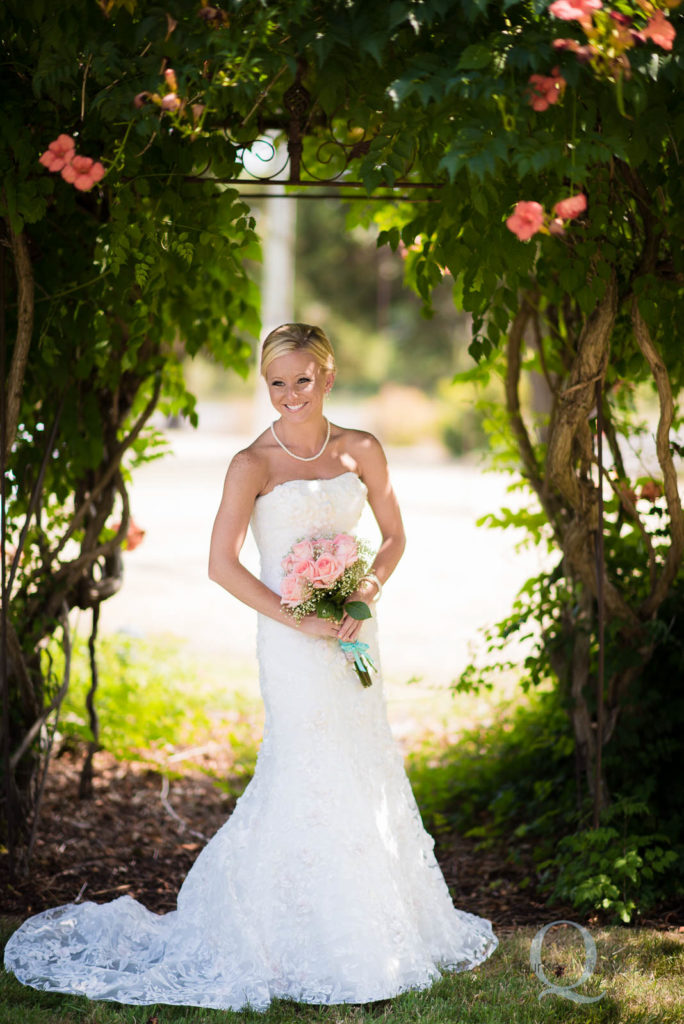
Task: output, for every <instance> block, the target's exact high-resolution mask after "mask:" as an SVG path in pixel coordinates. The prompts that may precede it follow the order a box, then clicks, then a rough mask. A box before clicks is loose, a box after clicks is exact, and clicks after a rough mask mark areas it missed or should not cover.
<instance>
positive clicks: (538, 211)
mask: <svg viewBox="0 0 684 1024" xmlns="http://www.w3.org/2000/svg"><path fill="white" fill-rule="evenodd" d="M543 225H544V208H543V206H542V205H541V203H534V202H527V201H526V200H524V199H522V200H521V201H520V202H519V203H516V205H515V209H514V210H513V213H512V214H511V216H510V217H509V218H508V219H507V221H506V227H507V228H508V230H509V231H512V232H513V234H514V235H516V236H517V237H518V238H519V239H520V241H521V242H529V240H530V238H532V235H536V233H537V232H538V231H539V230H540V229H541V228H542V227H543Z"/></svg>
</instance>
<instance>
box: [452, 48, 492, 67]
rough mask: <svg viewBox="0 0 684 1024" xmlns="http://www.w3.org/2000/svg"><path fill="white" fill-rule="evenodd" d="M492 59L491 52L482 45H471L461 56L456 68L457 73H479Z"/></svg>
mask: <svg viewBox="0 0 684 1024" xmlns="http://www.w3.org/2000/svg"><path fill="white" fill-rule="evenodd" d="M491 59H492V51H491V50H490V49H489V47H488V46H484V45H483V44H482V43H472V44H471V45H470V46H466V48H465V50H464V51H463V53H462V54H461V59H460V60H459V62H458V64H457V65H456V67H457V68H458V69H459V71H479V70H481V69H482V68H486V67H488V66H489V64H490V62H491Z"/></svg>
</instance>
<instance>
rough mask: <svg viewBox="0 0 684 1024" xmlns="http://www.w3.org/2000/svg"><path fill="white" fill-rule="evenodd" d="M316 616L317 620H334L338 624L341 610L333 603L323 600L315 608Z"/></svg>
mask: <svg viewBox="0 0 684 1024" xmlns="http://www.w3.org/2000/svg"><path fill="white" fill-rule="evenodd" d="M316 615H317V616H318V618H319V619H336V620H337V621H338V622H339V620H340V619H341V618H342V609H341V608H340V607H339V606H338V605H336V604H335V603H334V601H329V600H328V599H327V598H324V600H323V601H320V602H319V604H318V605H317V607H316Z"/></svg>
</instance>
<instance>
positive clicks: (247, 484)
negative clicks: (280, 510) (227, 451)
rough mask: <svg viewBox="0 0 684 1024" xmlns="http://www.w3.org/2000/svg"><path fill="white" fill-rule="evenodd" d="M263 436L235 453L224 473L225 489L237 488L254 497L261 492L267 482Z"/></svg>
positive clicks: (266, 460)
mask: <svg viewBox="0 0 684 1024" xmlns="http://www.w3.org/2000/svg"><path fill="white" fill-rule="evenodd" d="M262 439H263V434H262V435H260V436H259V437H258V438H257V439H256V440H255V441H253V442H252V444H250V445H248V446H247V447H246V448H243V449H242V450H241V451H239V452H236V454H235V455H234V456H233V458H232V459H231V461H230V465H229V466H228V472H227V473H226V487H230V489H231V490H233V489H236V488H239V489H240V490H244V491H245V492H248V493H251V494H252V495H253V496H254V497H256V495H257V494H259V492H260V491H261V490H263V488H264V486H265V484H266V482H267V480H268V456H267V451H266V447H265V446H264V444H263V443H262Z"/></svg>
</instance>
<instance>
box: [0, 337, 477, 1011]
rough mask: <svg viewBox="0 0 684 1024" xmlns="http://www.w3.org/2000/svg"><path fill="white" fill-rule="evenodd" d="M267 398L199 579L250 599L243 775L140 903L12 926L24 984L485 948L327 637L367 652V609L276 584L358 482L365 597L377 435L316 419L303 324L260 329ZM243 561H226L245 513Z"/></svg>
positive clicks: (323, 359)
mask: <svg viewBox="0 0 684 1024" xmlns="http://www.w3.org/2000/svg"><path fill="white" fill-rule="evenodd" d="M261 371H262V374H263V375H264V377H265V379H266V383H267V385H268V390H269V394H270V398H271V402H272V403H273V406H274V408H275V410H276V412H277V413H278V418H277V419H276V420H275V422H274V423H273V424H272V425H271V427H270V429H268V430H266V431H264V433H263V434H261V435H260V436H259V437H258V438H257V439H256V440H255V441H254V442H253V443H252V444H251V445H249V447H247V448H245V449H244V451H241V452H239V453H238V454H237V455H236V456H235V458H234V459H233V461H232V462H231V464H230V466H229V468H228V472H227V474H226V480H225V487H224V491H223V497H222V499H221V504H220V507H219V510H218V513H217V516H216V522H215V524H214V530H213V534H212V539H211V551H210V559H209V572H210V576H211V578H212V579H213V580H215V581H216V582H217V583H219V584H220V585H221V586H222V587H224V588H225V589H226V590H228V591H229V592H230V593H232V594H234V595H235V596H236V597H238V598H239V599H240V600H241V601H244V602H245V603H246V604H247V605H249V606H250V607H252V608H254V609H255V610H256V611H257V612H258V634H257V648H258V658H259V669H260V683H261V690H262V695H263V700H264V705H265V710H266V720H265V728H264V738H263V743H262V746H261V749H260V751H259V757H258V761H257V766H256V770H255V773H254V777H253V779H252V781H251V782H250V784H249V786H248V787H247V789H246V790H245V792H244V794H243V795H242V797H241V798H240V800H239V801H238V803H237V806H236V808H235V810H234V811H233V814H232V815H231V817H230V818H229V819H228V821H227V822H226V824H225V825H224V826H223V827H222V828H221V829H220V830H219V831H218V832H217V834H216V835H215V836H214V838H213V839H212V840H211V841H210V842H209V843H208V844H207V846H206V847H205V848H204V850H203V851H202V852H201V854H200V855H199V857H198V859H197V861H196V863H195V864H194V866H193V868H192V869H191V871H190V872H189V874H188V876H187V878H186V879H185V882H184V883H183V885H182V887H181V889H180V892H179V895H178V909H177V910H175V911H173V912H172V913H170V914H166V915H163V916H158V915H156V914H153V913H151V912H150V911H148V910H146V909H145V908H144V907H143V906H142V905H141V904H139V903H137V902H136V901H135V900H133V899H132V898H131V897H130V896H123V897H121V898H120V899H117V900H114V901H113V902H112V903H108V904H104V905H98V904H94V903H91V902H84V903H79V904H69V905H67V906H64V907H58V908H56V909H53V910H48V911H46V912H45V913H43V914H39V915H37V916H36V917H32V918H30V919H29V920H28V921H26V922H25V923H24V924H23V925H22V926H21V927H20V928H19V930H18V931H17V932H15V933H14V935H12V937H11V938H10V940H9V943H8V944H7V947H6V950H5V965H6V967H7V968H8V970H11V971H13V972H14V973H15V974H16V976H17V978H18V979H19V980H20V981H21V982H23V983H24V984H27V985H32V986H33V987H34V988H38V989H47V990H49V991H53V992H69V993H75V994H80V995H85V996H88V997H90V998H91V999H110V1000H116V1001H118V1002H121V1003H131V1004H150V1003H171V1004H180V1005H194V1006H202V1007H215V1008H218V1009H233V1010H237V1009H240V1008H241V1007H245V1006H250V1007H252V1008H254V1009H257V1010H265V1009H266V1008H267V1007H268V1005H269V1003H270V1001H271V1000H272V999H274V998H282V999H292V1000H297V1001H301V1002H306V1003H319V1004H331V1003H365V1002H369V1001H371V1000H378V999H387V998H389V997H392V996H395V995H397V994H398V993H400V992H405V991H407V990H409V989H421V988H426V987H428V986H430V985H431V984H432V982H433V981H435V980H436V979H437V978H439V977H440V974H441V971H442V970H446V971H450V970H452V971H459V970H468V969H470V968H472V967H475V966H476V965H477V964H479V963H481V962H482V961H483V960H484V959H485V958H486V957H488V956H489V955H490V953H492V952H493V950H494V949H495V948H496V945H497V940H496V938H495V937H494V935H493V933H492V929H491V925H490V924H489V922H488V921H485V920H483V919H482V918H479V917H475V916H474V915H472V914H468V913H465V912H464V911H461V910H457V909H456V908H455V907H454V906H453V904H452V901H451V898H450V896H449V891H448V889H447V886H446V883H445V881H444V878H443V877H442V873H441V871H440V869H439V866H438V864H437V862H436V860H435V857H434V853H433V845H434V844H433V841H432V839H431V838H430V837H429V835H428V834H427V833H426V832H425V830H424V829H423V826H422V822H421V820H420V815H419V813H418V808H417V806H416V803H415V800H414V797H413V794H412V792H411V788H410V785H409V783H408V779H407V777H406V774H405V772H404V768H403V764H402V760H401V757H400V754H399V752H398V750H397V748H396V746H395V744H394V741H393V739H392V736H391V733H390V730H389V726H388V723H387V716H386V711H385V703H384V697H383V692H382V683H381V678H380V673H379V672H378V673H373V682H372V686H370V687H368V688H365V687H363V686H361V684H360V682H359V678H358V676H357V675H356V672H355V671H354V667H353V664H352V663H350V662H349V661H348V660H347V658H346V656H345V654H344V653H343V651H342V649H341V647H340V645H339V643H338V642H337V641H340V640H342V641H347V642H353V641H356V640H358V639H359V638H360V639H361V640H362V642H363V643H366V644H368V645H369V652H370V655H371V657H372V659H373V661H374V663H375V665H376V666H378V667H379V658H378V651H377V639H376V623H375V618H374V617H372V618H371V619H367V620H365V621H364V622H360V621H358V620H356V619H354V618H351V617H350V616H348V615H346V614H345V615H344V617H343V618H342V620H341V621H340V622H335V621H334V620H332V619H322V618H317V617H316V616H313V615H311V616H306V617H305V618H303V619H302V621H301V622H300V623H299V625H297V624H296V623H295V621H294V619H293V618H292V617H291V616H289V615H288V614H287V613H286V612H284V610H283V606H282V605H281V602H280V597H279V593H278V592H279V585H280V579H281V575H282V570H281V561H282V559H283V557H284V555H285V554H286V553H287V552H288V550H289V548H290V547H291V546H292V544H293V543H295V542H296V541H298V540H301V539H302V538H305V537H310V536H313V535H315V534H328V533H331V534H337V533H340V532H348V533H350V532H353V531H354V529H355V528H356V525H357V523H358V520H359V517H360V515H361V512H362V510H363V507H364V504H365V502H366V501H368V502H369V504H370V507H371V509H372V511H373V513H374V515H375V518H376V520H377V522H378V526H379V528H380V533H381V536H382V541H381V544H380V548H379V550H378V552H377V555H376V557H375V560H374V563H373V565H372V571H371V572H369V573H368V575H367V576H366V577H365V578H364V579H363V580H362V581H361V584H360V586H359V589H358V590H357V592H356V593H355V594H353V595H351V597H350V600H352V599H355V600H360V601H364V602H366V603H368V604H370V605H371V606H374V602H375V601H376V600H377V598H378V597H379V596H380V593H381V590H382V586H383V584H384V583H386V581H387V580H388V578H389V577H390V575H391V573H392V571H393V570H394V568H395V566H396V565H397V563H398V561H399V559H400V557H401V554H402V551H403V549H404V531H403V527H402V521H401V515H400V512H399V508H398V505H397V501H396V498H395V495H394V492H393V490H392V486H391V484H390V480H389V476H388V471H387V463H386V460H385V456H384V454H383V451H382V448H381V447H380V445H379V443H378V441H377V440H376V439H375V438H374V437H373V436H372V435H371V434H368V433H365V432H364V431H360V430H348V429H345V428H343V427H338V426H335V425H334V424H332V423H330V422H329V420H327V419H326V417H325V416H324V411H323V405H324V399H325V396H326V395H327V393H328V392H329V391H330V389H331V387H332V384H333V380H334V377H335V363H334V357H333V352H332V348H331V346H330V342H329V341H328V339H327V337H326V335H325V334H324V333H323V331H322V330H320V328H317V327H311V326H309V325H307V324H284V325H282V326H281V327H278V328H277V329H276V330H274V331H272V332H271V333H270V334H269V335H268V337H267V338H266V340H265V342H264V345H263V349H262V361H261ZM250 524H251V527H252V530H253V532H254V535H255V538H256V541H257V545H258V547H259V551H260V556H261V578H260V579H257V578H256V577H255V576H253V575H252V574H251V573H250V572H249V571H248V570H247V569H246V568H245V567H244V566H243V565H242V564H241V562H240V551H241V548H242V544H243V541H244V539H245V535H246V533H247V529H248V527H249V526H250Z"/></svg>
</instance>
